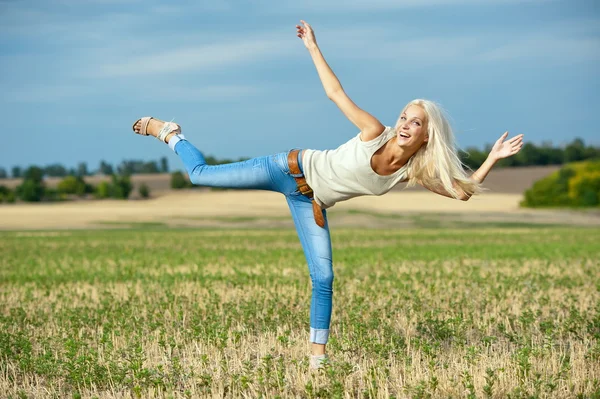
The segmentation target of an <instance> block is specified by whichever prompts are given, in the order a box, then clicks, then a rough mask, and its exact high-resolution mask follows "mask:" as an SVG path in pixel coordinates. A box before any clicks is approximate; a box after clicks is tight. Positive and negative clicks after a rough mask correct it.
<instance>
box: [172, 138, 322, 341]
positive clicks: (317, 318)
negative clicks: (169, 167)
mask: <svg viewBox="0 0 600 399" xmlns="http://www.w3.org/2000/svg"><path fill="white" fill-rule="evenodd" d="M174 150H175V152H176V153H177V155H179V157H180V158H181V160H182V161H183V163H184V165H185V168H186V170H187V172H188V174H189V176H190V181H191V182H192V183H193V184H197V185H201V186H209V187H222V188H237V189H254V190H270V191H276V192H279V193H282V194H283V195H284V196H285V198H286V200H287V203H288V205H289V208H290V211H291V213H292V218H293V219H294V224H295V226H296V231H297V233H298V237H299V238H300V243H301V244H302V248H303V250H304V256H305V257H306V260H307V262H308V270H309V273H310V278H311V281H312V299H311V303H310V342H314V343H317V344H326V343H327V340H328V338H329V324H330V322H331V306H332V295H333V267H332V256H331V238H330V235H329V224H328V223H327V214H326V211H323V216H324V218H325V228H322V227H319V226H318V225H317V224H316V222H315V219H314V216H313V208H312V200H311V199H310V198H308V197H306V196H304V195H302V194H301V193H300V192H299V191H298V188H297V186H296V181H295V180H294V175H292V174H290V169H289V167H288V164H287V156H288V153H287V152H282V153H279V154H276V155H271V156H266V157H259V158H254V159H250V160H247V161H243V162H235V163H230V164H224V165H207V164H206V161H205V159H204V156H203V155H202V153H201V152H200V151H198V149H197V148H196V147H194V146H193V145H192V144H191V143H190V142H189V141H187V140H181V141H179V142H177V143H176V144H175V147H174ZM300 154H301V153H300ZM298 161H299V166H300V170H303V169H302V157H301V156H299V159H298Z"/></svg>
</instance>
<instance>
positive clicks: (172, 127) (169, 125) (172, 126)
mask: <svg viewBox="0 0 600 399" xmlns="http://www.w3.org/2000/svg"><path fill="white" fill-rule="evenodd" d="M150 119H156V118H153V117H151V116H145V117H143V118H141V119H138V120H137V121H135V123H134V124H133V126H132V129H133V131H134V132H135V133H136V134H141V135H142V136H150V135H149V134H148V132H147V131H146V129H147V128H148V123H150ZM140 121H141V122H142V128H141V129H140V131H139V132H136V131H135V125H136V124H137V123H138V122H140ZM171 133H175V134H179V133H181V126H179V125H178V124H176V123H174V122H173V121H171V122H165V124H164V125H163V127H162V129H160V132H158V136H156V138H157V139H159V140H160V141H162V142H164V143H166V141H165V139H166V138H167V136H168V135H169V134H171Z"/></svg>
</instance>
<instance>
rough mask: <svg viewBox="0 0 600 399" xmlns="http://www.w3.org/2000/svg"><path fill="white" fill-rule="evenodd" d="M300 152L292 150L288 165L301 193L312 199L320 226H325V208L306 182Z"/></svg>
mask: <svg viewBox="0 0 600 399" xmlns="http://www.w3.org/2000/svg"><path fill="white" fill-rule="evenodd" d="M299 152H300V150H292V151H290V153H289V154H288V167H289V168H290V173H291V174H292V176H293V177H294V180H296V184H297V185H298V190H299V191H300V193H302V195H305V196H307V197H308V198H310V199H312V207H313V216H314V217H315V222H316V223H317V225H318V226H319V227H325V217H323V209H321V206H320V205H319V204H317V201H315V199H314V193H313V190H312V188H310V186H309V185H308V183H307V182H306V179H305V178H304V174H303V173H302V172H301V171H300V166H299V165H298V153H299Z"/></svg>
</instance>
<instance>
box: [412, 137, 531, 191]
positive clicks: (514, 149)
mask: <svg viewBox="0 0 600 399" xmlns="http://www.w3.org/2000/svg"><path fill="white" fill-rule="evenodd" d="M506 137H508V132H505V133H504V134H503V135H502V136H500V138H499V139H498V140H496V143H494V146H493V147H492V150H491V151H490V153H489V155H488V157H487V159H486V160H485V162H484V163H483V164H481V166H480V167H479V169H477V170H476V171H475V172H474V173H473V174H472V175H471V177H470V178H471V180H473V181H475V182H477V183H479V184H481V183H483V181H484V180H485V178H486V177H487V175H488V173H490V170H492V168H493V167H494V165H495V164H496V162H498V161H499V160H500V159H503V158H508V157H510V156H513V155H515V154H516V153H518V152H519V151H520V150H521V148H522V147H523V135H522V134H519V135H518V136H515V137H513V138H511V139H510V140H508V141H504V140H506ZM423 187H425V188H426V189H428V190H429V191H432V192H434V193H436V194H440V195H443V196H445V197H450V198H454V197H452V195H451V194H450V193H449V192H448V191H446V190H444V188H443V187H427V186H424V185H423ZM454 189H455V190H456V192H457V193H458V198H457V199H459V200H461V201H468V200H469V198H471V196H470V195H468V194H467V193H465V192H464V191H463V190H462V189H461V188H460V186H458V185H457V183H456V181H455V182H454Z"/></svg>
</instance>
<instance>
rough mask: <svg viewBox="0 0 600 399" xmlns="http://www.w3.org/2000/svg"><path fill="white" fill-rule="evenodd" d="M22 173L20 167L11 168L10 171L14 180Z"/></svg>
mask: <svg viewBox="0 0 600 399" xmlns="http://www.w3.org/2000/svg"><path fill="white" fill-rule="evenodd" d="M22 173H23V171H22V170H21V167H19V166H13V168H12V171H11V176H12V177H13V178H14V179H18V178H19V177H21V174H22Z"/></svg>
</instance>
